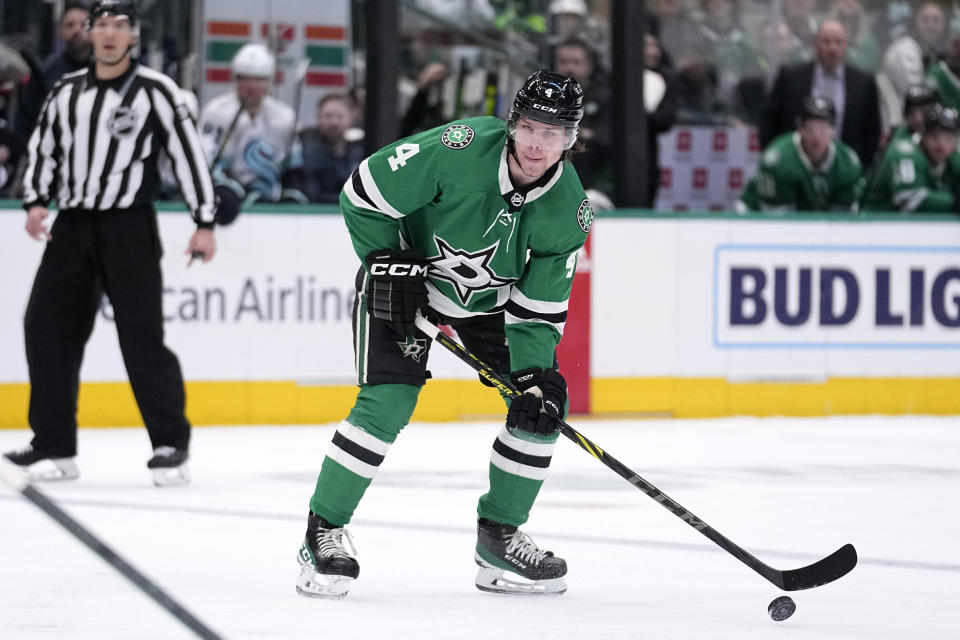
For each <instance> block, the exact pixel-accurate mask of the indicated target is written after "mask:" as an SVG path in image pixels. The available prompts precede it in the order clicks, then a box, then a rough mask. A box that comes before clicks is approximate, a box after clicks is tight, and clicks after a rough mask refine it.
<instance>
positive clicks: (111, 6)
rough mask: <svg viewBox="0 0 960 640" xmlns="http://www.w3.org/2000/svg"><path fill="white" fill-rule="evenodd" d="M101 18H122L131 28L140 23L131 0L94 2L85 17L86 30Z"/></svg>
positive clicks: (138, 15) (101, 0)
mask: <svg viewBox="0 0 960 640" xmlns="http://www.w3.org/2000/svg"><path fill="white" fill-rule="evenodd" d="M103 16H118V17H121V16H122V17H124V18H126V19H127V21H128V22H129V23H130V26H131V27H136V26H137V24H139V21H140V13H139V12H138V11H137V4H136V3H135V2H134V1H133V0H94V2H93V4H91V5H90V13H89V15H88V16H87V28H88V29H89V28H90V27H92V26H93V23H94V22H96V21H97V18H102V17H103Z"/></svg>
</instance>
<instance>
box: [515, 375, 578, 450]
mask: <svg viewBox="0 0 960 640" xmlns="http://www.w3.org/2000/svg"><path fill="white" fill-rule="evenodd" d="M510 379H511V380H512V381H513V384H514V386H516V387H517V389H519V390H520V391H522V392H523V395H522V396H518V397H516V398H514V399H513V400H512V401H511V402H510V408H509V409H508V410H507V426H510V427H515V428H517V429H521V430H523V431H526V432H528V433H534V434H536V435H538V436H549V435H553V434H554V433H556V432H557V430H558V429H560V420H562V419H563V410H564V407H565V406H566V404H567V381H566V380H564V379H563V376H562V375H560V372H559V371H557V370H556V369H541V368H540V367H531V368H529V369H523V370H522V371H515V372H513V373H511V374H510Z"/></svg>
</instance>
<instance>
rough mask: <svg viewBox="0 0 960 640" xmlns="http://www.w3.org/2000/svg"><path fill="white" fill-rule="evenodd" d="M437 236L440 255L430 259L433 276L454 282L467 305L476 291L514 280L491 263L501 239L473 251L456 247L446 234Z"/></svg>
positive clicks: (461, 299) (461, 298)
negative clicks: (504, 276) (447, 240)
mask: <svg viewBox="0 0 960 640" xmlns="http://www.w3.org/2000/svg"><path fill="white" fill-rule="evenodd" d="M433 239H434V242H436V243H437V249H439V250H440V255H439V256H437V257H435V258H430V259H429V262H430V277H432V278H437V279H440V280H446V281H447V282H450V283H452V284H453V287H454V289H455V290H456V292H457V296H458V297H459V298H460V302H462V303H463V304H464V305H466V304H467V303H469V302H470V297H471V296H472V295H473V293H474V291H485V290H487V289H491V288H493V287H502V286H504V285H507V284H510V283H511V282H513V281H512V280H509V279H507V278H501V277H500V276H498V275H497V273H496V272H495V271H494V270H493V269H492V268H491V267H490V261H491V260H493V256H494V255H495V254H496V253H497V249H498V248H499V246H500V241H499V240H497V241H496V242H494V243H493V244H492V245H490V246H489V247H487V248H486V249H481V250H480V251H474V252H470V251H464V250H462V249H454V248H453V247H452V246H450V244H448V243H447V242H446V241H444V239H443V238H440V237H437V236H434V237H433Z"/></svg>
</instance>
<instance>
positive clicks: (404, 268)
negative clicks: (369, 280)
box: [370, 262, 427, 278]
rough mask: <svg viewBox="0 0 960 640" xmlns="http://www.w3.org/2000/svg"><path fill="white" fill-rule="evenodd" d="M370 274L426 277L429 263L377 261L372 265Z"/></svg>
mask: <svg viewBox="0 0 960 640" xmlns="http://www.w3.org/2000/svg"><path fill="white" fill-rule="evenodd" d="M370 275H372V276H395V277H400V278H408V277H414V278H415V277H420V276H422V277H426V275H427V265H425V264H410V263H402V264H390V263H385V262H375V263H373V264H372V265H370Z"/></svg>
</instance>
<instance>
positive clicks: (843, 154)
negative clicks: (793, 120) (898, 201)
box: [740, 132, 862, 211]
mask: <svg viewBox="0 0 960 640" xmlns="http://www.w3.org/2000/svg"><path fill="white" fill-rule="evenodd" d="M861 174H862V170H861V168H860V160H859V159H858V158H857V154H856V153H854V151H853V149H851V148H850V147H848V146H847V145H845V144H843V143H842V142H840V141H838V140H834V141H833V143H831V145H830V150H829V151H828V152H827V157H826V159H825V160H824V161H823V163H822V164H821V166H820V167H814V166H813V164H812V163H811V162H810V159H809V158H807V156H806V154H804V152H803V149H801V147H800V134H799V133H797V132H793V133H785V134H783V135H781V136H778V137H777V138H775V139H774V140H773V142H771V143H770V145H769V146H768V147H767V148H766V149H765V150H764V151H763V155H761V156H760V165H759V167H757V173H756V174H754V176H753V177H752V178H751V179H750V181H749V182H748V183H747V186H746V188H745V189H744V191H743V194H742V195H741V196H740V200H741V202H742V203H743V205H746V207H747V208H749V209H752V210H754V211H851V210H853V209H854V207H855V206H856V203H857V197H858V195H859V192H858V189H859V184H860V178H861Z"/></svg>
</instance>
